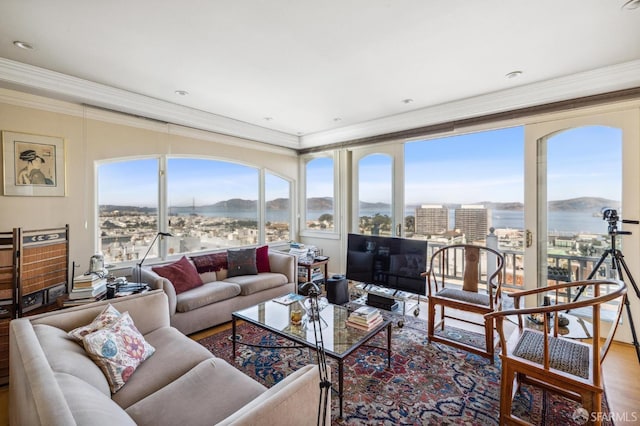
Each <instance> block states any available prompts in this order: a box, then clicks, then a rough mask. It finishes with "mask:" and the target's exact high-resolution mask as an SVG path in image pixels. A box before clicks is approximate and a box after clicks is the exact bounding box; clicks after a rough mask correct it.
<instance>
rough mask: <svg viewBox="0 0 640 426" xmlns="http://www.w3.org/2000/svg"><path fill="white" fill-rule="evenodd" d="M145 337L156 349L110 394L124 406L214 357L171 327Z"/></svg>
mask: <svg viewBox="0 0 640 426" xmlns="http://www.w3.org/2000/svg"><path fill="white" fill-rule="evenodd" d="M144 337H145V339H146V340H147V342H149V344H151V345H153V347H154V348H156V352H155V353H154V354H153V356H151V357H149V358H148V359H147V360H146V361H145V362H143V363H142V364H141V365H140V366H139V367H138V370H137V371H136V373H135V374H134V375H133V376H131V378H130V379H129V381H128V382H127V384H126V385H125V386H123V387H122V389H120V390H119V391H118V392H117V393H115V394H114V395H112V398H113V400H114V401H115V402H116V403H117V404H118V405H119V406H120V407H122V408H125V409H126V408H127V407H129V406H131V405H133V404H135V403H136V402H138V401H140V400H141V399H143V398H146V397H147V396H149V395H151V394H152V393H154V392H156V391H158V390H159V389H162V388H163V387H165V386H167V385H168V384H170V383H172V382H173V381H175V380H176V379H177V378H178V377H180V376H182V375H183V374H185V373H186V372H187V371H189V370H191V369H192V368H193V367H195V366H196V365H198V364H199V363H200V362H202V361H204V360H206V359H209V358H212V357H213V355H212V354H211V352H209V350H208V349H207V348H205V347H204V346H202V345H201V344H199V343H198V342H196V341H195V340H192V339H189V338H185V335H184V334H182V333H180V332H179V331H178V330H176V329H175V328H173V327H162V328H159V329H157V330H155V331H152V332H151V333H148V334H145V336H144ZM178 398H179V396H178Z"/></svg>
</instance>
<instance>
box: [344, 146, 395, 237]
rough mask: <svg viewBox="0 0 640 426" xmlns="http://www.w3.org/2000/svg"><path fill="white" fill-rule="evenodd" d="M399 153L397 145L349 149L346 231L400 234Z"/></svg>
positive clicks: (371, 233) (366, 233)
mask: <svg viewBox="0 0 640 426" xmlns="http://www.w3.org/2000/svg"><path fill="white" fill-rule="evenodd" d="M402 154H403V153H402V149H401V147H400V148H399V146H398V145H396V146H387V147H376V148H375V149H355V150H353V151H352V157H351V158H352V170H353V172H352V180H353V189H354V194H355V196H354V197H353V202H352V206H351V210H352V223H351V230H350V232H353V233H358V234H364V235H379V236H383V237H400V236H403V233H404V231H403V226H402V219H403V214H402V204H403V203H402V200H403V187H402V185H401V182H402V181H403V179H402V166H401V165H402V161H403V155H402Z"/></svg>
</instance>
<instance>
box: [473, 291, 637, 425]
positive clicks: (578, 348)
mask: <svg viewBox="0 0 640 426" xmlns="http://www.w3.org/2000/svg"><path fill="white" fill-rule="evenodd" d="M582 287H584V289H585V292H584V294H585V295H589V297H588V298H587V297H584V299H583V300H579V301H576V302H570V303H564V304H563V303H560V304H552V305H550V306H549V305H543V306H536V307H531V308H520V303H521V299H522V298H523V297H525V296H532V297H536V296H537V297H541V296H542V295H543V294H544V293H548V292H551V293H552V294H551V297H550V298H551V299H555V300H556V301H557V300H558V296H559V293H560V291H564V292H566V291H567V290H568V289H570V288H582ZM603 287H606V288H608V289H610V288H611V287H613V288H614V290H613V291H610V292H606V293H605V294H601V293H603V292H602V291H601V290H602V288H603ZM626 292H627V288H626V285H625V284H624V283H623V282H622V281H617V280H593V281H576V282H571V283H563V284H558V285H555V286H551V287H542V288H537V289H534V290H525V291H519V292H515V293H511V295H512V296H513V297H514V306H515V309H510V310H504V311H499V312H493V313H489V314H487V315H485V317H486V318H487V319H490V320H493V319H495V321H496V328H497V330H498V334H499V337H500V341H501V345H502V352H501V355H500V358H501V360H502V379H501V387H500V425H512V424H518V425H523V424H529V423H527V422H526V421H524V420H523V419H521V418H519V417H517V416H516V415H515V414H513V413H512V402H513V397H514V396H515V394H516V393H517V392H518V390H519V389H520V384H522V383H528V384H531V385H534V386H538V387H543V388H545V389H547V390H550V391H552V392H557V393H559V394H561V395H563V396H565V397H567V398H570V399H574V400H576V401H578V402H580V403H581V404H582V408H584V410H582V411H581V414H582V415H583V416H584V419H583V420H584V421H585V422H589V424H596V425H599V424H600V423H601V419H602V417H601V416H598V415H592V413H594V412H595V413H597V412H600V410H601V406H602V393H603V392H604V385H603V380H602V368H601V364H602V360H603V359H604V357H605V355H606V354H607V351H608V350H609V346H610V344H611V341H612V339H613V335H614V333H615V330H616V327H617V325H618V322H619V319H620V314H621V312H622V306H623V304H624V302H625V297H626ZM553 293H555V297H553ZM569 294H570V293H569ZM615 299H620V300H619V304H618V309H617V312H616V315H615V318H614V319H613V322H612V323H611V324H610V329H609V333H608V336H607V338H606V340H605V341H604V342H601V340H600V339H601V333H600V327H601V321H600V306H601V305H602V304H603V303H605V302H609V301H612V300H615ZM585 308H586V310H587V311H588V310H591V315H592V319H593V324H592V328H593V332H592V336H591V339H590V342H585V341H580V340H575V339H569V338H565V337H562V336H561V335H560V336H559V335H558V334H559V332H558V330H560V327H559V321H560V317H561V314H560V312H565V311H566V310H570V311H573V310H577V309H581V311H584V310H585ZM588 308H591V309H588ZM510 315H517V317H518V329H517V331H515V332H514V333H513V335H512V336H511V337H510V338H509V340H508V341H507V337H506V336H505V332H504V327H503V322H504V320H505V319H506V318H507V317H508V316H510ZM523 316H527V318H530V319H525V320H524V321H531V320H534V321H535V322H539V323H541V324H540V325H539V326H537V327H536V328H537V329H533V328H530V327H529V328H528V327H525V326H524V325H525V324H524V322H523ZM565 319H566V318H565ZM550 329H553V332H550ZM576 413H577V410H576V412H574V413H569V415H570V416H575V415H576ZM578 414H580V413H578Z"/></svg>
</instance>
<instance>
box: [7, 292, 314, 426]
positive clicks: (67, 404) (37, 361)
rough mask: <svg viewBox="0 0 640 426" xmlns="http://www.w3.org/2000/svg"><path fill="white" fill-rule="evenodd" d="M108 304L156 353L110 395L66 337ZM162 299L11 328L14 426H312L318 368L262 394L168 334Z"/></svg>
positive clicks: (145, 298)
mask: <svg viewBox="0 0 640 426" xmlns="http://www.w3.org/2000/svg"><path fill="white" fill-rule="evenodd" d="M107 303H111V304H112V305H113V306H114V307H115V308H116V309H117V310H118V311H120V312H126V311H128V312H129V314H130V315H131V318H132V319H133V321H134V323H135V325H136V327H137V328H138V330H139V331H140V332H141V333H142V334H143V335H144V337H145V339H146V340H147V342H148V343H150V344H151V345H152V346H154V347H155V353H154V354H153V355H151V356H150V357H149V358H148V359H147V360H146V361H144V362H143V363H142V364H141V365H140V366H139V367H138V368H137V370H136V371H135V372H134V373H133V375H132V376H131V377H130V378H129V380H128V381H127V382H126V384H125V385H124V386H123V387H122V388H121V389H120V390H118V391H117V392H116V393H115V394H111V392H110V389H109V385H108V383H107V380H106V378H105V376H104V374H103V373H102V371H101V370H100V369H99V368H98V366H97V365H96V364H95V363H94V362H93V361H92V360H91V358H89V356H88V355H87V354H86V352H85V350H84V348H83V347H82V345H81V344H79V343H78V342H76V341H74V340H72V339H71V338H70V337H68V335H67V332H68V331H70V330H72V329H74V328H76V327H79V326H82V325H85V324H88V323H90V322H91V321H92V320H93V319H94V318H95V317H96V315H98V314H99V313H100V312H101V311H102V310H103V309H104V308H105V304H107ZM167 307H168V303H167V296H166V295H165V294H164V293H163V292H162V291H160V290H156V291H152V292H149V293H145V294H141V295H134V296H127V297H123V298H119V299H112V300H109V301H103V302H98V303H94V304H91V305H87V306H81V307H77V308H70V309H67V310H60V311H55V312H51V313H47V314H42V315H38V316H33V317H26V318H20V319H16V320H13V321H11V323H10V379H9V380H10V383H9V410H10V421H11V424H12V425H16V426H17V425H29V426H36V425H65V426H66V425H92V426H100V425H105V426H107V425H109V426H113V425H119V426H123V425H135V424H138V425H155V426H157V425H171V426H174V425H183V426H190V425H214V424H223V425H232V424H233V425H256V424H260V425H304V424H313V425H315V424H316V415H317V411H316V410H317V401H318V396H319V392H320V391H319V389H320V387H319V373H318V368H317V366H313V365H308V366H306V367H304V368H302V369H300V370H298V371H296V372H294V373H292V374H290V375H289V376H288V377H286V378H285V379H284V380H282V381H281V382H280V383H278V384H276V385H275V386H273V387H272V388H269V389H267V388H265V387H264V386H263V385H261V384H259V383H258V382H256V381H255V380H253V379H251V378H250V377H248V376H247V375H245V374H243V373H242V372H240V371H239V370H237V369H235V368H234V367H233V366H231V365H230V364H228V363H227V362H225V361H224V360H222V359H220V358H216V357H215V356H213V355H212V354H211V353H210V352H209V351H208V350H207V349H205V348H204V347H203V346H201V345H200V344H198V343H196V342H195V341H194V340H192V339H190V338H188V337H186V336H185V335H184V334H182V333H180V332H179V331H178V330H176V329H175V328H172V327H170V326H169V311H168V308H167Z"/></svg>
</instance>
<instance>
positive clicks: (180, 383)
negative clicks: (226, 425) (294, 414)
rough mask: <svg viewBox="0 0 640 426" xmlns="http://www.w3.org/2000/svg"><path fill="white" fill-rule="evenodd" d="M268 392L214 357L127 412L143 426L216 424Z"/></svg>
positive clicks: (131, 407)
mask: <svg viewBox="0 0 640 426" xmlns="http://www.w3.org/2000/svg"><path fill="white" fill-rule="evenodd" d="M265 391H266V388H265V387H264V386H263V385H261V384H260V383H258V382H257V381H255V380H253V379H252V378H250V377H249V376H247V375H246V374H242V373H241V372H239V371H238V370H237V369H236V368H235V367H233V366H232V365H230V364H228V363H227V362H225V361H224V360H222V359H219V358H210V359H208V360H205V361H202V362H201V363H200V364H198V365H197V366H195V367H194V368H193V369H191V370H190V371H188V372H187V373H185V374H184V375H183V376H181V377H179V378H178V379H176V380H174V381H173V382H171V383H170V384H168V385H167V386H165V387H163V388H162V389H159V390H158V391H157V392H155V393H153V394H150V395H149V396H147V397H146V398H144V399H142V400H140V401H138V402H137V403H135V404H134V405H132V406H130V407H128V408H127V410H126V411H127V413H128V414H129V415H130V416H131V417H132V418H133V419H134V420H135V421H136V423H137V424H138V425H140V426H145V425H149V426H151V425H159V424H165V425H180V424H181V425H214V424H217V423H218V422H220V421H222V420H224V419H225V418H227V417H228V416H230V415H231V414H233V413H234V412H236V411H238V410H239V409H241V408H242V407H244V406H245V405H246V404H248V403H249V402H251V401H253V400H254V399H255V398H257V397H258V396H259V395H261V394H262V393H264V392H265ZM203 397H204V399H203ZM203 401H206V403H203ZM283 416H285V418H286V414H285V413H283ZM267 423H269V422H266V423H265V424H267ZM286 423H287V422H286V421H285V420H283V424H286Z"/></svg>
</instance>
